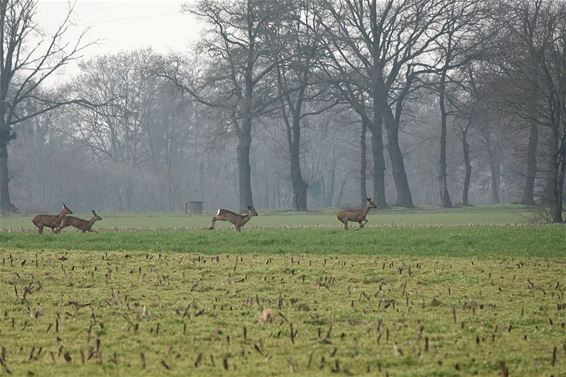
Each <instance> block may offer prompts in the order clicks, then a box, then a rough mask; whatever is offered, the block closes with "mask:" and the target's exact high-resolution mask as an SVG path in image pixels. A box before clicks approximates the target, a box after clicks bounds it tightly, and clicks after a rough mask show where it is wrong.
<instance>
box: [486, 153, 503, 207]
mask: <svg viewBox="0 0 566 377" xmlns="http://www.w3.org/2000/svg"><path fill="white" fill-rule="evenodd" d="M488 150H489V152H488V154H489V170H490V173H491V177H490V188H491V202H492V203H493V204H499V203H501V198H500V197H499V187H500V183H501V163H500V161H499V156H498V154H497V152H494V151H492V150H491V148H490V147H489V146H488Z"/></svg>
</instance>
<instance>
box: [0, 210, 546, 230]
mask: <svg viewBox="0 0 566 377" xmlns="http://www.w3.org/2000/svg"><path fill="white" fill-rule="evenodd" d="M99 215H100V216H101V217H102V219H103V220H102V221H100V222H97V223H96V225H95V228H97V229H112V230H119V229H123V228H127V229H152V228H158V229H161V228H205V227H208V226H210V218H211V216H212V214H206V215H201V216H186V215H181V214H171V213H130V214H124V213H104V212H100V213H99ZM76 216H79V217H82V218H85V219H89V218H90V217H91V215H90V213H79V214H76ZM32 218H33V215H32V214H29V215H14V216H9V217H0V230H18V231H20V230H33V229H35V227H34V226H33V224H32V223H31V219H32ZM368 219H369V225H424V224H435V225H469V224H474V225H479V224H483V225H486V224H514V223H517V224H528V223H534V222H537V221H538V220H540V218H539V216H538V215H537V214H536V213H534V212H532V211H531V210H529V209H528V208H526V207H522V206H494V207H479V208H474V207H469V208H455V209H450V210H442V209H434V208H431V209H417V210H404V209H396V210H389V211H375V210H374V211H372V212H370V214H369V215H368ZM217 224H218V227H227V225H225V224H226V223H221V222H219V223H217ZM273 226H297V227H304V226H336V227H338V226H339V223H338V221H337V220H336V216H335V215H334V211H330V210H329V211H322V212H310V213H308V214H302V213H301V214H297V213H294V212H270V213H263V212H261V211H259V216H257V217H254V218H253V219H252V220H251V222H250V223H249V225H246V227H273Z"/></svg>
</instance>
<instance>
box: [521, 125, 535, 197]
mask: <svg viewBox="0 0 566 377" xmlns="http://www.w3.org/2000/svg"><path fill="white" fill-rule="evenodd" d="M537 145H538V128H537V126H536V125H535V124H532V125H531V127H530V132H529V145H528V147H527V171H526V174H525V186H524V188H523V197H522V199H521V204H525V205H533V204H535V178H536V174H537Z"/></svg>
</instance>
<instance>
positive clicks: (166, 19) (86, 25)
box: [35, 0, 200, 78]
mask: <svg viewBox="0 0 566 377" xmlns="http://www.w3.org/2000/svg"><path fill="white" fill-rule="evenodd" d="M185 2H186V1H185ZM71 4H73V2H71ZM181 4H183V1H154V0H151V1H150V0H135V1H133V0H126V1H124V0H122V1H109V0H76V1H75V2H74V8H75V12H74V16H73V24H74V25H73V27H72V28H71V29H70V30H69V32H68V33H67V37H68V38H69V39H71V40H76V39H77V38H78V37H79V36H80V34H81V32H83V31H84V30H87V33H86V36H85V40H86V41H98V44H97V45H96V46H92V47H90V48H89V49H88V50H86V51H85V52H84V54H83V55H84V57H85V58H88V57H91V56H95V55H99V54H105V53H115V52H118V51H120V50H128V49H138V48H144V47H151V48H153V49H154V50H155V51H158V52H163V53H166V52H169V51H187V52H188V51H189V50H190V46H191V43H192V42H193V43H194V41H196V40H197V39H198V37H199V33H200V26H199V24H198V20H196V19H195V18H194V17H192V16H190V15H187V14H183V13H181ZM68 8H69V2H68V1H61V0H39V2H38V9H37V14H36V18H35V20H36V22H37V23H38V24H39V25H40V27H41V28H42V30H43V31H44V32H45V33H47V34H50V33H53V31H55V30H56V28H57V26H58V25H60V24H61V21H62V20H63V18H64V17H65V15H66V13H67V10H68ZM74 71H75V69H74V67H68V68H67V69H65V70H62V71H61V72H59V74H58V77H59V78H64V77H66V76H68V75H69V74H72V73H73V72H74Z"/></svg>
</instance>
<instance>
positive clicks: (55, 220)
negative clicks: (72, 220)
mask: <svg viewBox="0 0 566 377" xmlns="http://www.w3.org/2000/svg"><path fill="white" fill-rule="evenodd" d="M61 204H63V209H61V212H59V214H58V215H36V216H35V217H34V218H33V219H32V220H31V222H32V223H33V225H35V226H36V227H37V231H38V233H39V234H43V227H47V228H51V230H52V231H53V233H55V228H57V227H58V226H59V225H60V224H61V221H62V220H63V219H64V218H65V216H67V215H70V214H71V213H73V211H71V210H70V209H69V208H68V207H67V206H66V205H65V203H61Z"/></svg>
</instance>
